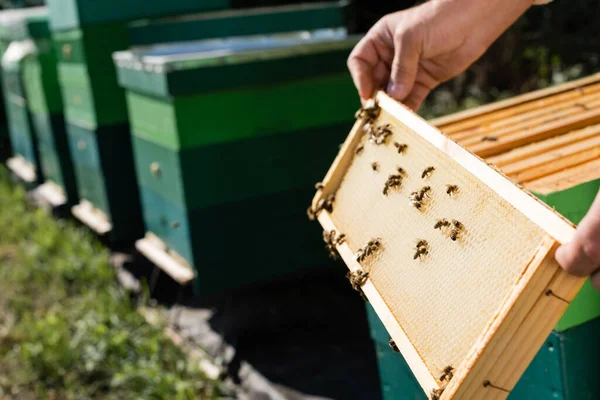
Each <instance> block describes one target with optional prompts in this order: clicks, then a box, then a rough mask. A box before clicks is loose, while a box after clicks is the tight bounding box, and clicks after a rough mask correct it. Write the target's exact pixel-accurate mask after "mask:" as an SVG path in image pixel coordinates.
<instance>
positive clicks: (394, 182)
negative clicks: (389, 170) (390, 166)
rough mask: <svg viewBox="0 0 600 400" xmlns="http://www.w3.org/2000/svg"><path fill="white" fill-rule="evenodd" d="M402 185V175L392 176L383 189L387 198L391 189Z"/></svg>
mask: <svg viewBox="0 0 600 400" xmlns="http://www.w3.org/2000/svg"><path fill="white" fill-rule="evenodd" d="M401 184H402V175H390V176H389V177H388V180H387V181H386V182H385V186H384V187H383V195H384V196H387V195H388V193H389V191H390V189H391V188H394V187H398V186H400V185H401Z"/></svg>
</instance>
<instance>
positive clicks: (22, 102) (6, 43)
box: [0, 7, 46, 185]
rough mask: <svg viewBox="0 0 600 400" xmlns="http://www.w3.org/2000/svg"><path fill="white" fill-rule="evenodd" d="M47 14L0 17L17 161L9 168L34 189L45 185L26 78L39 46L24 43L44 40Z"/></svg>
mask: <svg viewBox="0 0 600 400" xmlns="http://www.w3.org/2000/svg"><path fill="white" fill-rule="evenodd" d="M45 12H46V10H45V9H44V8H43V7H35V8H30V9H24V10H10V11H5V12H2V13H0V42H1V43H2V45H1V47H2V60H3V62H2V76H3V77H2V83H3V84H2V91H3V94H4V95H3V97H4V101H5V104H4V109H5V111H6V116H7V120H8V132H9V136H10V142H11V145H12V150H13V157H12V158H11V159H9V160H8V161H7V164H8V166H9V168H10V169H11V171H12V172H13V173H14V174H15V175H16V176H17V177H18V178H19V179H20V180H21V181H23V182H25V183H27V184H30V185H35V184H36V183H39V182H41V181H42V173H41V171H40V159H39V150H38V144H37V140H36V137H35V135H33V130H32V122H31V116H30V114H29V111H28V104H27V99H26V93H25V87H24V86H25V82H24V76H23V67H24V62H25V61H26V58H31V54H29V53H31V52H32V51H33V50H34V47H35V46H33V45H29V44H23V43H22V40H23V39H24V38H26V37H28V35H30V36H29V37H33V38H40V37H42V36H43V30H41V31H40V29H38V28H39V23H38V21H37V18H38V17H39V16H40V15H43V14H44V13H45ZM7 53H9V54H8V55H7Z"/></svg>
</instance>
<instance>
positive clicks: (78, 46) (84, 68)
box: [49, 1, 143, 241]
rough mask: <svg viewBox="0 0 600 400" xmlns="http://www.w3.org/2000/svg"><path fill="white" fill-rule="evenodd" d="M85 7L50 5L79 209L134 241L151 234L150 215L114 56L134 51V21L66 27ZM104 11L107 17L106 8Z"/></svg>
mask: <svg viewBox="0 0 600 400" xmlns="http://www.w3.org/2000/svg"><path fill="white" fill-rule="evenodd" d="M79 3H81V2H68V1H67V2H64V1H54V2H51V3H50V4H49V8H50V17H51V27H52V29H53V31H52V39H53V41H54V44H55V50H56V57H57V58H58V80H59V82H60V88H61V94H62V99H63V104H64V116H65V121H66V129H67V136H68V140H67V142H68V145H69V151H70V153H71V158H72V160H73V169H74V175H75V180H76V182H77V195H78V197H79V199H80V202H79V203H78V204H77V205H75V206H74V207H73V208H72V211H73V214H74V215H75V216H76V217H77V218H78V219H79V220H81V221H82V222H83V223H84V224H86V225H88V226H89V227H90V228H92V229H93V230H95V231H96V232H97V233H99V234H101V235H106V236H107V237H108V238H109V239H111V240H113V241H133V240H135V239H137V238H139V237H140V236H141V235H142V233H143V229H142V217H141V212H140V207H139V194H138V191H137V185H136V184H135V173H134V171H133V154H132V152H131V138H130V137H129V134H128V132H129V125H128V121H127V106H126V103H125V93H124V91H123V89H122V88H120V87H119V85H118V83H117V76H116V71H115V68H114V65H113V63H112V58H111V54H112V53H113V52H114V51H117V50H122V49H125V48H127V46H128V42H127V31H126V23H125V22H106V23H95V24H93V25H88V24H86V23H83V24H81V26H80V27H77V28H73V29H62V27H64V25H63V22H64V20H65V18H67V17H68V14H69V11H70V10H72V7H75V5H79ZM84 3H85V2H84ZM107 4H108V3H103V6H106V5H107ZM87 6H89V5H88V4H85V7H87ZM63 7H67V8H63ZM69 7H71V8H69ZM85 7H83V8H82V9H80V10H79V11H80V12H83V14H81V15H86V14H85V13H86V12H87V11H85V12H84V11H82V10H83V9H86V8H85ZM95 7H96V8H97V7H98V6H97V5H96V6H95ZM101 8H102V7H101ZM117 8H118V9H120V8H119V7H117ZM104 11H106V10H104ZM98 12H99V14H98V15H101V14H102V12H103V10H100V9H99V10H98ZM115 13H116V11H115ZM78 15H79V14H78ZM67 19H68V18H67ZM84 20H85V18H84ZM78 21H79V20H78Z"/></svg>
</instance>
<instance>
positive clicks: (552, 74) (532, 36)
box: [354, 0, 600, 118]
mask: <svg viewBox="0 0 600 400" xmlns="http://www.w3.org/2000/svg"><path fill="white" fill-rule="evenodd" d="M422 2H424V1H423V0H400V1H397V2H389V1H384V0H354V4H355V7H356V19H357V26H358V31H359V32H366V31H367V30H368V29H369V28H370V27H371V26H372V25H373V24H375V22H377V21H378V20H379V19H380V18H381V17H383V16H384V15H385V14H388V13H392V12H395V11H398V10H402V9H406V8H409V7H412V6H414V5H416V4H418V3H422ZM598 22H600V2H598V1H594V0H571V1H554V2H552V3H550V4H548V5H544V6H534V7H531V9H530V10H529V11H527V12H526V13H525V15H523V16H522V17H521V18H520V19H519V20H518V21H517V22H516V23H515V24H514V25H513V26H512V27H511V28H510V29H509V30H508V31H506V32H505V33H504V34H503V35H502V36H501V37H500V38H499V39H498V40H497V41H496V42H495V43H494V44H493V45H492V46H491V47H490V48H489V49H488V51H487V52H486V53H485V54H484V56H482V57H481V58H480V59H479V60H478V61H477V62H476V63H475V64H474V65H473V66H472V67H471V68H469V69H468V70H467V71H466V72H465V73H463V74H461V75H460V76H458V77H457V78H455V79H453V80H451V81H450V82H446V83H444V84H442V85H440V86H439V87H438V88H437V89H435V90H434V92H433V93H432V94H431V95H430V96H429V98H428V100H427V101H426V103H425V105H424V106H423V108H422V109H421V111H420V114H421V115H423V116H424V117H425V118H432V117H437V116H441V115H446V114H450V113H453V112H456V111H460V110H464V109H466V108H470V107H474V106H478V105H481V104H485V103H488V102H491V101H496V100H499V99H503V98H507V97H511V96H514V95H517V94H520V93H525V92H529V91H532V90H536V89H541V88H544V87H547V86H550V85H554V84H559V83H563V82H565V81H568V80H572V79H576V78H579V77H581V76H585V75H589V74H592V73H594V72H597V71H598V70H599V69H600V57H599V54H598V48H600V46H599V45H600V30H599V29H598ZM486 23H487V22H486V21H481V24H482V25H483V24H486Z"/></svg>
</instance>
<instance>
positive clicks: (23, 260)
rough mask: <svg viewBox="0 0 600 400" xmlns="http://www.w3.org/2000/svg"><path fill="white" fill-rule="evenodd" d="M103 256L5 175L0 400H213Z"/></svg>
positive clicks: (211, 387) (0, 207)
mask: <svg viewBox="0 0 600 400" xmlns="http://www.w3.org/2000/svg"><path fill="white" fill-rule="evenodd" d="M107 260H108V254H107V251H106V250H105V249H104V248H102V246H100V245H99V244H98V243H97V242H96V241H95V240H94V239H93V237H91V235H90V234H88V233H87V232H85V231H84V230H82V229H80V228H78V227H77V226H75V225H74V224H71V223H67V222H64V221H57V220H55V219H53V218H51V217H50V216H49V215H48V214H47V213H46V212H44V211H42V210H40V209H31V208H28V206H27V205H26V202H25V194H24V191H23V190H22V189H20V188H18V187H14V186H12V185H11V184H10V183H9V182H8V179H7V173H6V170H5V169H4V168H3V167H1V166H0V400H4V399H8V398H10V399H12V398H19V399H25V400H26V399H39V398H47V399H192V398H194V399H195V398H202V399H211V398H216V396H217V395H218V392H219V385H218V383H217V382H214V381H211V380H209V379H207V378H206V377H205V376H203V375H202V374H201V372H200V371H199V370H198V369H197V368H196V367H195V366H194V365H192V364H191V363H188V362H187V361H186V359H185V357H184V355H183V354H181V352H180V351H179V349H178V348H176V347H175V346H174V345H173V344H172V343H171V342H170V341H169V340H168V339H166V338H165V337H164V336H163V335H162V332H161V330H160V329H158V328H155V327H152V326H150V325H148V324H146V323H145V321H144V320H143V319H142V317H141V316H140V315H139V314H138V313H137V312H136V311H135V308H134V306H133V305H132V304H131V301H130V299H129V295H128V294H127V293H125V292H124V291H123V290H122V289H120V288H119V287H118V285H117V284H116V280H115V274H114V270H113V269H112V268H111V267H110V266H109V264H108V262H107Z"/></svg>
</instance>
